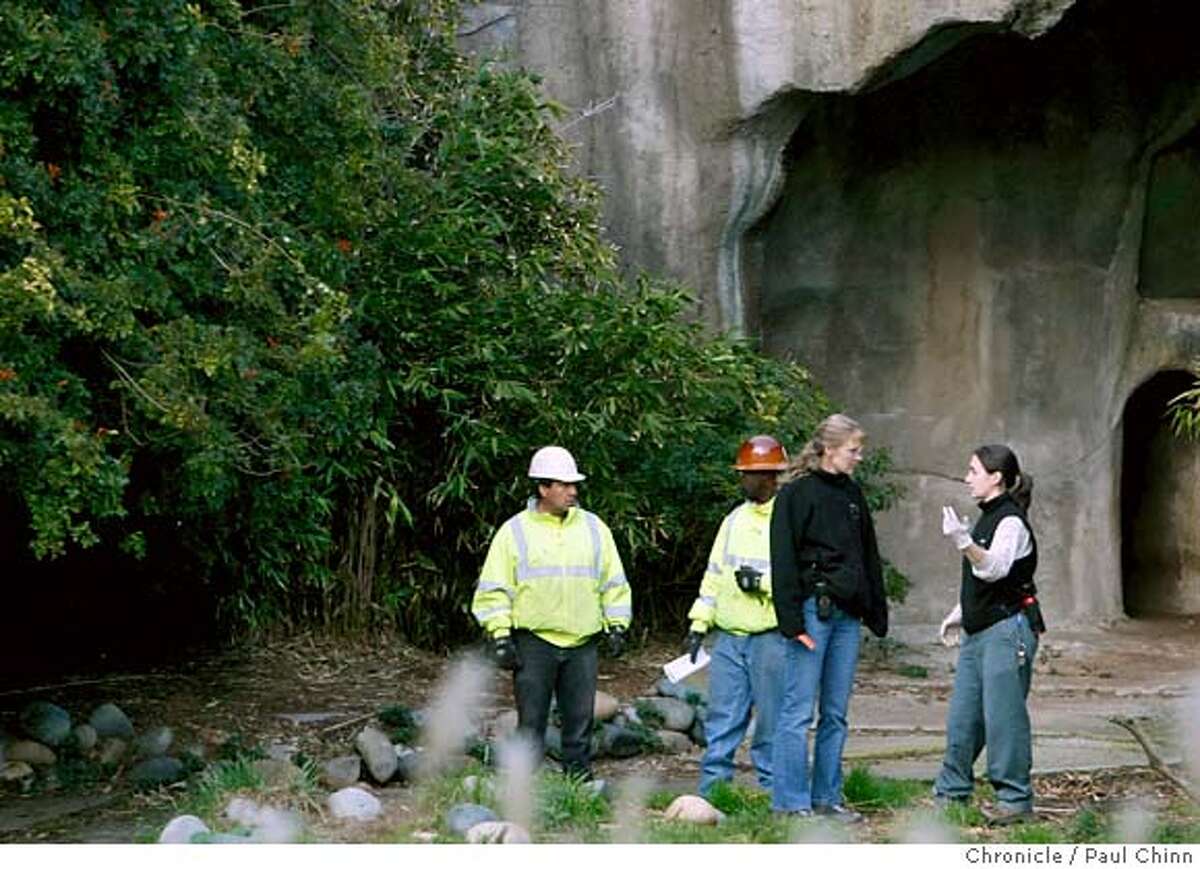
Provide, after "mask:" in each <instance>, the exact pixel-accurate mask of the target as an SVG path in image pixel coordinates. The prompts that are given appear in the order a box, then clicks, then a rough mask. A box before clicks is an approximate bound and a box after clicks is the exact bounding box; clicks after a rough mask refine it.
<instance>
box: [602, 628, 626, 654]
mask: <svg viewBox="0 0 1200 869" xmlns="http://www.w3.org/2000/svg"><path fill="white" fill-rule="evenodd" d="M626 642H627V640H626V638H625V629H624V628H612V629H611V630H608V631H606V632H605V634H604V648H605V650H606V651H607V652H608V656H609V657H610V658H619V657H621V656H622V655H624V654H625V643H626Z"/></svg>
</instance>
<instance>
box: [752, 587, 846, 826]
mask: <svg viewBox="0 0 1200 869" xmlns="http://www.w3.org/2000/svg"><path fill="white" fill-rule="evenodd" d="M804 624H805V626H806V627H807V629H808V635H809V636H810V637H812V638H813V641H814V642H815V643H816V644H817V647H816V649H814V650H813V651H811V652H810V651H809V650H808V649H806V648H805V647H804V646H802V645H801V644H800V643H798V642H797V641H796V640H794V639H785V640H784V643H785V646H784V667H785V670H784V691H783V703H782V705H781V707H780V710H779V721H778V723H777V724H776V726H775V752H774V756H773V761H774V762H773V766H774V771H775V781H774V785H773V788H772V796H771V807H772V808H773V809H775V810H776V811H782V812H794V811H800V810H808V809H811V808H812V807H813V806H838V805H841V803H842V750H843V749H844V748H845V747H846V734H847V733H848V732H849V726H848V725H847V721H846V715H847V713H848V712H849V707H850V693H851V691H852V690H853V689H854V671H855V670H856V669H857V668H858V646H859V642H860V639H861V637H860V633H861V630H860V625H861V622H860V621H859V620H858V619H856V618H855V617H854V616H851V615H848V614H847V613H845V612H842V610H841V609H839V608H838V607H836V606H835V607H834V609H833V615H832V616H831V617H830V619H829V620H828V621H824V622H823V621H821V620H820V619H818V618H817V605H816V602H815V601H814V600H813V599H812V598H811V597H810V598H809V599H808V600H806V601H805V602H804ZM818 698H819V700H820V715H821V717H820V721H819V722H818V723H817V738H816V741H815V743H814V745H813V762H812V769H811V771H810V769H809V763H808V728H809V725H811V724H812V720H813V704H814V702H816V701H817V700H818Z"/></svg>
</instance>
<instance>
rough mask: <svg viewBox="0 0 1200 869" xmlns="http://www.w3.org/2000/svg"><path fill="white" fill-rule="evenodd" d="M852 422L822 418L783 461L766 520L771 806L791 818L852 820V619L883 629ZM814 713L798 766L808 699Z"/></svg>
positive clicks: (859, 448)
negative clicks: (856, 476) (774, 640)
mask: <svg viewBox="0 0 1200 869" xmlns="http://www.w3.org/2000/svg"><path fill="white" fill-rule="evenodd" d="M865 439H866V436H865V434H864V432H863V429H862V426H860V425H859V424H858V423H857V422H855V421H854V420H853V419H851V418H850V417H848V416H845V415H843V414H840V413H838V414H834V415H833V416H830V417H828V418H826V419H825V420H824V421H823V422H821V424H820V425H819V426H817V429H816V432H815V433H814V434H813V437H812V440H810V441H809V442H808V444H807V445H806V446H805V447H804V450H803V452H801V454H800V456H799V458H798V459H797V460H796V461H795V462H794V463H793V465H792V468H791V475H792V480H791V482H789V483H788V484H787V485H785V486H784V487H783V488H782V489H781V490H780V492H779V494H778V496H777V497H776V501H775V511H774V513H773V514H772V518H771V573H772V584H773V588H774V595H775V613H776V616H777V617H778V620H779V629H780V631H781V632H782V633H783V635H784V636H785V637H787V638H788V639H789V640H791V642H789V643H788V644H787V650H786V658H785V671H784V689H783V702H782V705H781V708H780V711H779V718H778V724H777V726H776V729H775V745H774V757H773V766H774V783H773V787H772V799H771V805H772V808H773V809H774V810H775V811H777V812H783V813H787V814H793V815H810V814H817V815H824V816H828V817H831V818H835V819H837V820H841V821H847V822H854V821H859V820H862V816H861V815H859V814H858V813H857V812H853V811H851V810H849V809H847V808H846V807H845V806H844V805H843V802H842V751H843V749H844V748H845V745H846V734H847V732H848V729H849V728H848V726H847V712H848V710H849V705H850V694H851V692H852V690H853V688H854V674H855V671H856V670H857V668H858V649H859V641H860V626H861V625H863V624H865V625H866V626H867V627H868V628H870V629H871V631H872V632H873V633H874V634H875V635H876V636H880V637H882V636H885V635H886V634H887V626H888V610H887V599H886V598H885V597H884V591H883V569H882V566H881V562H880V558H879V547H878V544H877V543H876V540H875V526H874V524H873V523H872V521H871V512H870V510H869V509H868V507H867V502H866V499H865V498H864V497H863V493H862V489H860V488H859V486H858V484H857V483H856V482H854V480H853V478H852V475H853V473H854V469H855V468H856V467H857V466H858V463H859V462H860V461H862V456H863V443H864V441H865ZM818 700H819V710H820V719H819V721H818V724H817V736H816V741H815V743H814V747H813V762H812V765H811V768H810V766H809V763H808V728H809V725H810V724H811V723H812V718H813V704H814V702H815V701H818Z"/></svg>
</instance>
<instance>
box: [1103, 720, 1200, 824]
mask: <svg viewBox="0 0 1200 869" xmlns="http://www.w3.org/2000/svg"><path fill="white" fill-rule="evenodd" d="M1108 720H1109V721H1111V722H1112V723H1113V724H1115V725H1117V726H1118V727H1121V728H1124V729H1125V730H1128V731H1129V733H1130V734H1131V735H1132V736H1133V738H1134V739H1136V740H1137V742H1138V745H1140V746H1141V747H1142V751H1144V752H1146V758H1147V759H1148V760H1149V761H1150V769H1152V770H1154V771H1155V772H1156V773H1158V774H1159V775H1161V776H1162V777H1163V778H1165V779H1166V780H1167V781H1169V782H1170V783H1171V784H1173V785H1175V787H1177V788H1179V790H1181V791H1183V793H1184V794H1185V795H1186V796H1187V798H1188V799H1189V800H1191V801H1192V802H1193V803H1197V804H1200V799H1198V798H1197V796H1196V791H1195V790H1194V789H1193V788H1192V785H1191V784H1190V783H1189V782H1188V781H1187V780H1186V779H1183V778H1181V777H1180V776H1178V775H1176V774H1175V773H1174V772H1172V771H1171V767H1170V766H1169V765H1168V764H1167V762H1166V761H1164V760H1163V759H1162V758H1161V757H1160V756H1159V754H1158V752H1157V751H1155V750H1154V746H1152V745H1151V744H1150V740H1149V739H1148V738H1147V737H1146V735H1145V734H1144V733H1142V729H1141V728H1140V727H1139V726H1138V723H1137V722H1136V721H1135V720H1134V719H1132V718H1128V717H1126V716H1123V715H1116V716H1113V717H1111V718H1109V719H1108Z"/></svg>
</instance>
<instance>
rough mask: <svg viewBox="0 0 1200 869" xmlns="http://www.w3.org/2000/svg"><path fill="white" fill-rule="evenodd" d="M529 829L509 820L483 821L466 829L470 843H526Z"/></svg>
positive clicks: (528, 838) (528, 839) (528, 840)
mask: <svg viewBox="0 0 1200 869" xmlns="http://www.w3.org/2000/svg"><path fill="white" fill-rule="evenodd" d="M532 841H533V840H532V839H531V838H530V837H529V831H528V830H526V829H525V828H524V827H522V826H521V825H520V824H514V823H512V822H511V821H484V822H483V823H482V824H476V825H475V826H474V827H472V828H471V829H469V830H467V843H468V844H470V845H528V844H529V843H530V842H532Z"/></svg>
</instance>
